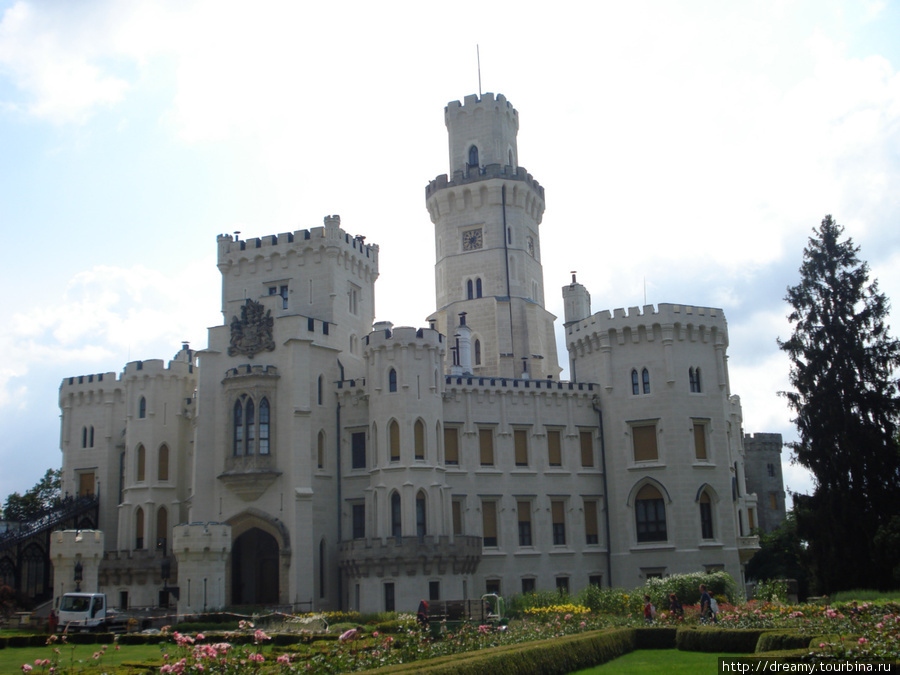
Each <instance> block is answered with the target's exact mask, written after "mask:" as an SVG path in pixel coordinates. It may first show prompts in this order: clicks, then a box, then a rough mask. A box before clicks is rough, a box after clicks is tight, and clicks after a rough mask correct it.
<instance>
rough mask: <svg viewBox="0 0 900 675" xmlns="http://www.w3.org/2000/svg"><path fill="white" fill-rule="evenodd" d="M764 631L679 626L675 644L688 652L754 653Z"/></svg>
mask: <svg viewBox="0 0 900 675" xmlns="http://www.w3.org/2000/svg"><path fill="white" fill-rule="evenodd" d="M764 632H765V631H764V630H760V629H755V628H746V629H738V630H735V629H733V628H730V629H726V628H679V629H678V635H677V636H676V638H675V645H676V647H677V648H678V649H680V650H682V651H686V652H724V653H728V654H752V653H753V652H755V651H756V645H757V643H758V642H759V636H760V635H762V634H763V633H764Z"/></svg>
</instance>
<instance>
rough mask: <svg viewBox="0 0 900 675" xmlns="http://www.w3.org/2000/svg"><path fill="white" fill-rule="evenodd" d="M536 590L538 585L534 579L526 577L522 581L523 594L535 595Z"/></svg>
mask: <svg viewBox="0 0 900 675" xmlns="http://www.w3.org/2000/svg"><path fill="white" fill-rule="evenodd" d="M535 588H536V583H535V580H534V578H533V577H525V578H524V579H522V594H523V595H524V594H525V593H534V589H535Z"/></svg>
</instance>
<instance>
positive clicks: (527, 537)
mask: <svg viewBox="0 0 900 675" xmlns="http://www.w3.org/2000/svg"><path fill="white" fill-rule="evenodd" d="M516 510H517V512H518V514H519V546H531V502H526V501H523V502H516Z"/></svg>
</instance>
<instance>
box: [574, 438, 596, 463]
mask: <svg viewBox="0 0 900 675" xmlns="http://www.w3.org/2000/svg"><path fill="white" fill-rule="evenodd" d="M578 437H579V439H580V441H581V466H594V433H593V432H592V431H582V432H581V433H580V434H578Z"/></svg>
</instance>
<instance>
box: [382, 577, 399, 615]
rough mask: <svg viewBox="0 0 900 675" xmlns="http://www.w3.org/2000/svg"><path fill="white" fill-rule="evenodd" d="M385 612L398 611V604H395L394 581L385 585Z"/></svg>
mask: <svg viewBox="0 0 900 675" xmlns="http://www.w3.org/2000/svg"><path fill="white" fill-rule="evenodd" d="M384 611H385V612H394V611H396V604H395V602H394V582H392V581H389V582H387V583H386V584H385V585H384Z"/></svg>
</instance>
